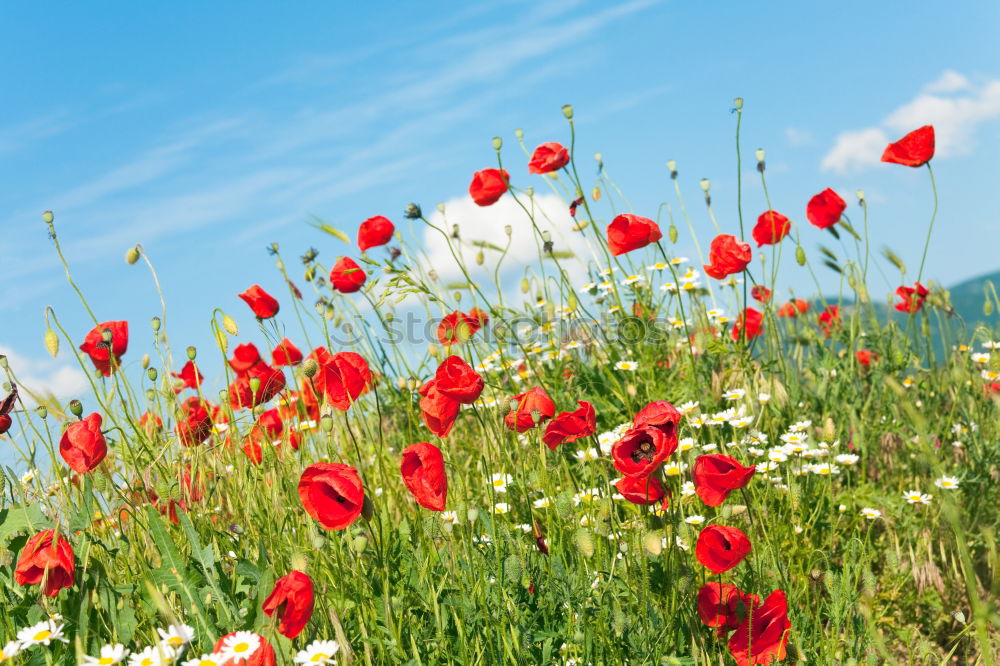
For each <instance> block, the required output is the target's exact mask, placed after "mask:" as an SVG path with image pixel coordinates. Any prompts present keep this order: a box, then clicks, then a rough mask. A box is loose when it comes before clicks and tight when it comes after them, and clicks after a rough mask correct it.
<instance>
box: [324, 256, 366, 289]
mask: <svg viewBox="0 0 1000 666" xmlns="http://www.w3.org/2000/svg"><path fill="white" fill-rule="evenodd" d="M367 279H368V276H367V275H365V272H364V270H363V269H362V268H361V266H358V264H357V262H356V261H354V260H353V259H351V258H350V257H341V258H340V261H338V262H337V263H335V264H334V265H333V269H332V270H331V271H330V282H331V283H332V284H333V288H334V289H336V290H337V291H339V292H340V293H342V294H353V293H354V292H356V291H358V290H359V289H361V285H363V284H364V283H365V280H367Z"/></svg>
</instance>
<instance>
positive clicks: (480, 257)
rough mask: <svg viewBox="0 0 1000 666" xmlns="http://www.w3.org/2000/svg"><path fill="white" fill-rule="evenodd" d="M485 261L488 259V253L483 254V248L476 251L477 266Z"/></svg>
mask: <svg viewBox="0 0 1000 666" xmlns="http://www.w3.org/2000/svg"><path fill="white" fill-rule="evenodd" d="M485 261H486V255H485V254H483V251H482V250H480V251H479V252H477V253H476V266H482V265H483V263H484V262H485Z"/></svg>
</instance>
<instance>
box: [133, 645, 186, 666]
mask: <svg viewBox="0 0 1000 666" xmlns="http://www.w3.org/2000/svg"><path fill="white" fill-rule="evenodd" d="M176 656H177V651H176V650H174V649H173V648H172V647H170V646H169V645H166V644H165V643H160V644H159V645H149V646H147V647H145V648H143V649H142V651H141V652H133V653H132V656H131V657H129V659H128V663H129V666H169V665H170V664H172V663H174V658H175V657H176Z"/></svg>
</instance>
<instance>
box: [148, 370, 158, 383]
mask: <svg viewBox="0 0 1000 666" xmlns="http://www.w3.org/2000/svg"><path fill="white" fill-rule="evenodd" d="M146 376H147V377H149V381H151V382H155V381H156V377H157V374H156V368H148V369H147V370H146Z"/></svg>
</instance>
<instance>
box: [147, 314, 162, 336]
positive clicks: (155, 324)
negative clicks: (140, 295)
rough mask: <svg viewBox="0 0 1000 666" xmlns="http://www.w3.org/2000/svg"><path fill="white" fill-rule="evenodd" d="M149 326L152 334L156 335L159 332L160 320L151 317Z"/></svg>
mask: <svg viewBox="0 0 1000 666" xmlns="http://www.w3.org/2000/svg"><path fill="white" fill-rule="evenodd" d="M149 325H150V326H151V327H152V328H153V332H154V333H158V332H159V331H160V318H159V317H153V318H152V319H151V320H150V322H149Z"/></svg>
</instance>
